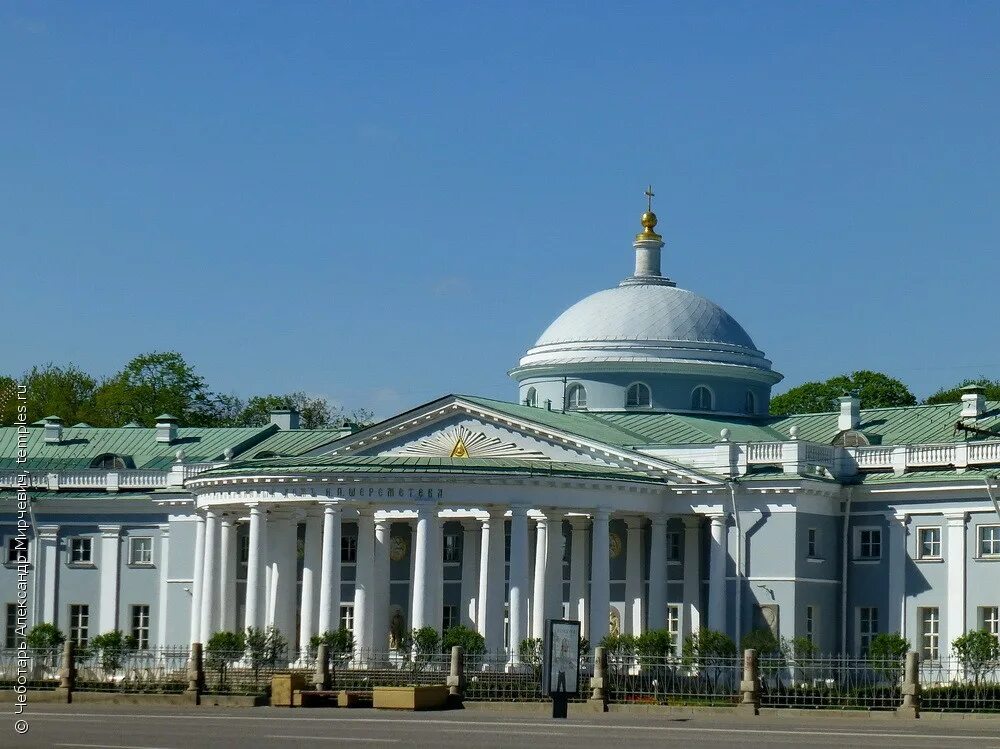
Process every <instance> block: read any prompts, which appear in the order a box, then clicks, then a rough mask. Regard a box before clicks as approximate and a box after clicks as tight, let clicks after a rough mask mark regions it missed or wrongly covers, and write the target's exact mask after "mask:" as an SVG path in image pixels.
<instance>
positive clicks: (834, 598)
mask: <svg viewBox="0 0 1000 749" xmlns="http://www.w3.org/2000/svg"><path fill="white" fill-rule="evenodd" d="M655 228H656V217H655V215H653V214H652V212H651V211H647V212H646V213H645V214H643V217H642V230H641V231H640V233H639V234H638V235H637V236H636V237H635V240H634V242H633V249H634V253H635V270H634V272H633V273H632V274H631V275H629V276H628V277H627V278H625V279H624V280H623V281H621V282H620V283H619V284H617V285H615V286H613V287H611V288H609V289H606V290H603V291H598V292H597V293H595V294H593V295H591V296H589V297H587V298H585V299H583V300H582V301H580V302H578V303H577V304H575V305H573V306H572V307H570V308H569V309H568V310H566V311H565V312H564V313H563V314H561V315H560V316H559V317H558V318H557V319H556V320H555V321H554V322H553V323H552V324H551V325H550V326H549V327H548V328H547V329H546V330H545V331H544V332H543V333H542V335H541V336H540V337H539V338H538V339H537V341H536V342H535V343H534V345H532V346H531V347H529V348H528V350H527V351H526V353H525V354H524V356H523V357H522V358H521V360H520V362H519V363H518V365H517V366H516V367H515V368H514V369H513V370H512V371H511V373H510V374H511V376H512V377H513V378H514V379H515V380H516V382H517V385H518V395H517V400H516V401H514V402H505V401H497V400H490V399H486V398H480V397H473V396H461V395H449V396H445V397H442V398H440V399H438V400H435V401H433V402H431V403H427V404H424V405H422V406H419V407H417V408H415V409H413V410H411V411H408V412H406V413H402V414H398V415H396V416H393V417H392V418H389V419H387V420H385V421H383V422H380V423H378V424H376V425H374V426H371V427H369V428H366V429H363V430H361V431H356V432H353V433H349V432H346V431H344V430H306V429H299V428H298V424H297V418H296V415H295V414H294V413H288V412H279V413H275V414H274V416H273V423H272V424H270V425H268V426H266V427H261V428H256V429H194V428H186V427H181V426H178V425H177V423H176V421H175V420H173V419H171V418H170V417H169V416H166V415H164V416H163V417H162V418H161V419H160V420H159V423H158V424H157V426H156V427H155V428H150V429H143V428H138V427H134V426H127V427H122V428H118V429H94V428H91V427H88V426H87V425H75V426H72V427H64V426H63V425H62V424H61V422H60V420H59V419H58V418H56V417H53V418H50V419H48V420H46V421H45V423H44V424H39V425H37V426H35V427H34V428H32V429H29V430H28V432H29V434H27V435H26V437H23V438H19V435H18V434H17V430H15V429H3V430H0V437H2V439H3V442H2V443H0V469H2V470H0V485H2V486H3V487H5V488H3V489H2V490H0V501H2V502H3V504H0V537H2V538H3V543H4V549H5V554H6V556H5V559H6V560H7V564H6V566H5V567H3V568H0V584H2V585H4V586H7V585H8V584H10V585H13V584H14V583H15V582H16V579H17V575H19V574H21V571H20V566H19V565H22V564H25V565H26V571H25V572H24V574H25V575H27V577H28V579H30V586H29V587H30V589H31V590H32V596H31V601H30V606H29V608H28V612H27V617H28V619H29V620H30V621H32V622H38V621H51V622H54V623H55V624H57V626H59V627H61V628H63V629H64V631H66V633H67V634H68V635H69V636H70V637H72V638H74V639H75V640H77V641H78V642H85V641H86V639H87V638H88V637H91V636H93V635H94V634H97V633H98V632H104V631H107V630H109V629H115V628H119V629H123V630H126V631H130V632H132V633H133V634H136V636H137V638H138V639H139V640H140V642H141V643H145V644H148V645H150V646H151V645H156V644H160V645H167V644H179V643H187V642H191V641H206V640H207V639H208V638H209V637H210V636H211V634H212V633H213V632H216V631H219V630H238V629H241V628H243V627H250V626H252V627H265V626H274V627H276V628H278V629H279V630H281V631H282V632H283V633H284V634H285V635H286V637H288V638H289V639H290V640H291V641H292V642H293V643H298V644H302V645H304V644H306V643H308V641H309V638H310V637H311V636H312V635H314V634H316V633H320V632H324V631H328V630H332V629H336V628H337V627H338V626H341V625H343V626H346V627H348V628H349V629H351V630H352V631H353V633H354V637H355V641H356V643H357V645H358V647H359V648H371V649H375V650H381V649H385V648H388V647H389V646H390V645H391V644H396V642H397V640H398V636H399V633H400V632H401V631H403V630H409V629H411V628H418V627H422V626H432V627H434V628H435V629H437V630H439V631H441V630H444V629H447V628H449V627H451V626H453V625H456V624H464V625H466V626H469V627H474V628H476V629H477V630H479V631H480V632H481V633H482V634H483V635H484V636H485V638H486V641H487V644H488V646H489V647H490V648H491V649H492V650H494V651H502V650H504V649H508V650H509V652H510V653H511V656H510V657H511V658H516V654H517V646H518V643H519V642H520V641H521V640H523V639H525V638H528V637H540V636H541V635H542V632H543V625H544V622H545V620H546V619H547V618H552V617H557V616H569V617H571V618H576V619H579V620H580V621H581V622H582V623H583V631H584V634H585V635H586V636H587V637H588V638H589V639H590V641H591V642H592V643H595V644H596V643H597V642H598V641H600V640H601V639H602V638H603V637H604V636H605V635H606V634H607V633H608V632H609V630H613V629H617V630H618V631H620V632H628V633H640V632H642V631H644V630H645V629H648V628H661V627H666V628H669V629H670V630H671V631H673V632H674V633H675V634H676V635H677V639H678V641H679V640H680V639H681V638H682V637H683V636H685V635H687V634H689V633H691V632H694V631H697V630H698V629H700V628H702V627H710V628H712V629H717V630H722V631H725V632H727V633H728V634H729V635H730V636H732V637H733V638H734V639H736V640H739V638H740V637H741V636H742V635H743V634H746V633H747V632H748V631H750V630H752V629H758V628H769V629H771V630H772V631H773V632H774V633H775V634H777V635H779V636H781V637H793V636H801V637H808V638H809V639H811V640H812V641H813V642H814V643H815V644H816V646H817V647H818V648H819V649H821V650H823V651H827V652H850V653H860V652H863V651H864V650H865V649H866V648H867V645H868V643H869V642H870V641H871V638H872V637H873V636H874V635H875V634H877V633H878V632H882V631H898V632H900V633H902V634H903V635H904V636H906V637H907V638H908V639H910V641H911V643H912V644H913V646H914V647H916V648H918V649H920V650H921V651H922V653H923V654H924V657H925V658H929V659H933V658H936V657H941V655H943V654H946V653H947V651H948V648H949V644H948V643H950V642H951V640H952V639H954V637H956V636H957V635H959V634H961V633H963V632H965V631H968V630H969V629H973V628H977V627H985V628H987V629H990V630H992V631H993V632H995V633H997V634H998V635H1000V586H998V585H996V583H995V581H996V579H997V578H996V574H997V572H996V571H997V570H1000V566H997V565H1000V516H998V513H1000V507H998V505H997V503H996V501H995V499H994V497H995V495H996V494H997V493H998V490H997V482H996V479H995V472H996V471H997V470H1000V404H997V403H991V402H987V401H985V400H984V398H983V396H982V394H981V393H979V392H977V391H975V390H974V389H973V390H970V391H969V392H967V393H966V394H965V395H964V396H963V398H962V402H961V403H955V404H943V405H937V406H915V407H909V408H894V409H863V408H862V406H863V404H860V403H859V402H858V400H857V399H856V398H854V397H852V396H849V395H847V396H844V397H843V398H841V399H840V403H839V404H838V405H837V408H838V410H836V411H833V412H829V413H819V414H799V415H792V416H782V417H777V416H771V415H770V414H769V412H768V405H769V400H770V395H771V388H772V386H773V385H774V384H776V383H777V382H778V381H779V380H780V379H781V375H780V374H778V373H777V372H776V371H774V370H773V369H772V367H771V362H770V361H769V360H768V359H767V358H766V356H765V355H764V353H763V352H762V351H760V350H759V349H758V348H757V346H756V345H755V344H754V342H753V340H752V338H751V337H750V335H749V334H748V333H747V332H746V331H745V330H744V329H743V328H742V327H741V326H740V325H739V323H738V322H736V321H735V320H734V319H733V318H732V317H731V316H730V315H729V314H728V313H726V312H725V310H723V309H722V308H721V307H719V306H718V305H717V304H714V303H713V302H710V301H708V300H707V299H704V298H703V297H700V296H698V295H697V294H695V293H693V292H691V291H687V290H684V289H682V288H680V287H678V286H677V285H676V284H675V282H674V281H672V280H670V279H669V278H667V277H665V276H664V275H663V274H662V273H661V258H660V255H661V251H662V249H663V247H664V243H663V240H662V238H661V237H660V236H659V235H658V234H657V233H656V231H655ZM845 368H846V366H845ZM19 439H22V440H23V442H24V445H23V448H24V450H25V451H26V454H27V455H28V460H27V463H25V464H17V463H16V461H15V460H14V456H15V455H16V454H17V453H18V450H19V449H21V443H20V442H19ZM19 472H20V473H19ZM19 476H21V477H20V478H19ZM19 484H20V485H22V488H23V489H24V493H26V494H28V495H30V497H31V499H32V502H31V508H32V522H31V529H30V531H28V532H26V531H24V530H23V529H22V528H21V526H19V525H18V522H17V521H18V515H17V508H16V499H17V494H18V492H17V488H18V486H19ZM22 560H26V561H22ZM0 589H7V588H0ZM10 589H13V588H10ZM0 603H3V604H4V606H5V607H6V608H5V613H6V615H7V619H6V621H7V624H8V630H7V633H8V635H9V633H10V631H11V630H10V626H11V623H12V622H15V623H16V621H17V617H18V616H19V613H18V612H19V609H18V608H17V604H18V602H17V601H16V600H14V598H13V597H11V598H10V600H8V601H6V602H3V601H0ZM12 617H13V618H12Z"/></svg>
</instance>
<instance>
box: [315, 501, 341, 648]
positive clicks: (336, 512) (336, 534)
mask: <svg viewBox="0 0 1000 749" xmlns="http://www.w3.org/2000/svg"><path fill="white" fill-rule="evenodd" d="M340 534H341V523H340V508H339V507H337V506H336V505H332V504H326V505H324V507H323V562H322V564H323V568H322V570H321V571H320V583H319V634H323V633H324V632H331V631H334V630H336V629H339V627H340Z"/></svg>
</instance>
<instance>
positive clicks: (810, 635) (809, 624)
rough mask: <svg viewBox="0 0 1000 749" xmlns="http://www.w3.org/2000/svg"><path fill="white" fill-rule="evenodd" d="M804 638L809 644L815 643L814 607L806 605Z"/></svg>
mask: <svg viewBox="0 0 1000 749" xmlns="http://www.w3.org/2000/svg"><path fill="white" fill-rule="evenodd" d="M805 636H806V639H807V640H809V644H810V645H815V644H816V607H815V606H806V631H805Z"/></svg>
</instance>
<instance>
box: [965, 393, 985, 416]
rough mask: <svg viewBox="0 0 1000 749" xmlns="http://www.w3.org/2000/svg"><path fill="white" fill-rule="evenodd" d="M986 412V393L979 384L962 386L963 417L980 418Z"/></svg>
mask: <svg viewBox="0 0 1000 749" xmlns="http://www.w3.org/2000/svg"><path fill="white" fill-rule="evenodd" d="M984 413H986V395H985V394H984V392H983V389H982V388H981V387H980V386H979V385H966V386H965V387H964V388H962V418H963V419H978V418H979V417H980V416H982V415H983V414H984Z"/></svg>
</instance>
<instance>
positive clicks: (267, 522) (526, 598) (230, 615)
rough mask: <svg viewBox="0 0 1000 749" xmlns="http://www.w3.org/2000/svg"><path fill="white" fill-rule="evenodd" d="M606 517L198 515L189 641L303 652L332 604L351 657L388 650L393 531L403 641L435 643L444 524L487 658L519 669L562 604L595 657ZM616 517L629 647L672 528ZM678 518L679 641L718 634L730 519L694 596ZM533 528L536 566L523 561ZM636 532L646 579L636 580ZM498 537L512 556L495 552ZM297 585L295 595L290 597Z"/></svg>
mask: <svg viewBox="0 0 1000 749" xmlns="http://www.w3.org/2000/svg"><path fill="white" fill-rule="evenodd" d="M611 517H612V515H611V512H610V511H609V510H608V509H604V508H598V509H596V510H590V511H580V512H573V513H567V512H565V511H562V510H558V511H556V510H553V509H544V510H538V509H535V508H533V507H530V506H529V505H527V504H511V505H506V506H495V507H490V508H489V509H488V510H487V511H485V512H482V511H480V512H478V513H476V514H471V513H470V514H469V515H468V516H463V515H462V514H460V513H455V514H452V513H448V514H447V515H443V514H442V513H441V508H439V507H437V506H433V505H427V506H422V507H420V508H419V509H418V510H417V511H416V512H415V513H414V512H413V511H410V512H387V511H381V510H376V509H375V508H373V507H371V506H368V505H358V504H352V503H348V502H328V503H320V504H317V505H311V506H309V507H304V508H301V509H297V510H289V509H285V508H282V507H280V506H274V505H272V506H265V505H263V504H251V505H249V506H246V505H244V506H241V507H239V508H224V509H221V510H215V509H207V510H205V511H204V514H203V516H199V518H198V520H197V530H196V539H195V560H194V562H195V563H194V586H193V594H192V597H193V601H192V604H193V609H192V616H191V640H192V642H193V641H201V642H207V641H208V639H209V638H210V637H211V635H212V634H213V633H214V632H215V631H217V630H220V629H227V630H233V629H238V628H244V627H267V626H274V627H276V628H277V629H279V630H281V631H282V633H284V634H285V636H286V637H289V638H290V639H291V637H292V636H293V633H295V632H296V629H298V641H297V642H296V643H292V644H293V645H296V644H297V645H298V646H299V647H300V648H303V649H305V648H306V647H307V646H308V644H309V640H310V638H311V637H312V636H313V635H315V634H317V633H321V632H326V631H330V630H335V629H337V627H338V626H339V618H340V606H341V604H342V603H353V616H354V620H353V630H354V640H355V646H356V648H357V649H358V650H359V651H364V650H369V649H374V650H381V649H384V648H385V647H386V643H387V642H388V637H389V629H390V621H389V619H390V613H389V601H390V595H389V593H390V579H389V578H390V575H389V570H390V552H391V546H392V537H391V525H392V524H393V523H409V524H410V526H411V528H412V537H411V539H412V540H411V547H412V548H410V549H409V550H408V553H409V554H410V555H411V556H410V559H409V562H410V564H409V569H410V581H409V596H408V606H407V608H408V609H409V610H408V612H407V613H408V617H407V629H410V628H413V629H418V628H421V627H425V626H430V627H433V628H435V629H437V630H438V631H440V630H441V628H442V612H443V602H444V593H443V589H444V575H443V569H442V564H443V545H442V544H443V538H442V529H443V523H444V522H445V521H446V520H459V521H461V525H462V535H463V546H462V549H463V551H462V558H461V580H460V585H461V593H460V606H459V618H458V621H459V623H462V624H465V625H466V626H469V627H472V628H475V629H476V630H478V631H479V632H480V633H481V634H482V635H483V637H484V638H485V640H486V646H487V649H488V650H490V651H491V652H501V651H503V650H504V649H505V648H506V647H507V646H508V643H510V644H511V647H510V652H511V653H512V657H513V658H515V659H516V658H517V649H518V644H519V643H520V642H521V641H522V640H523V639H525V638H528V637H533V638H534V637H537V638H541V637H543V636H544V627H545V621H546V619H551V618H561V617H562V616H563V615H564V609H563V607H564V603H568V615H569V617H570V618H573V619H579V620H580V621H581V622H582V624H583V627H582V628H583V633H584V635H585V636H586V637H587V638H588V639H589V640H590V642H591V643H593V644H595V645H596V644H597V643H598V642H600V641H601V639H602V638H603V637H604V636H605V635H606V634H608V631H609V613H610V610H611V584H612V580H611V551H610V549H611V534H610V521H611ZM616 517H617V515H616ZM621 517H623V519H624V521H625V524H626V529H627V530H626V537H625V539H624V541H625V543H624V549H623V553H624V554H625V563H624V568H625V580H624V590H625V605H624V607H623V611H622V612H621V614H622V617H621V632H622V633H629V634H635V635H638V634H641V633H642V632H643V631H645V629H646V628H647V627H649V628H660V627H663V626H665V624H666V618H667V605H668V597H667V585H668V581H667V559H666V555H667V521H668V518H667V517H666V516H664V515H659V514H657V515H650V516H643V515H638V514H627V515H626V514H622V515H621ZM682 517H683V520H684V544H683V548H684V555H683V559H682V560H679V561H681V563H682V565H683V574H682V578H681V579H680V580H675V581H673V582H676V583H679V584H680V585H681V586H682V587H683V595H682V597H681V598H682V601H683V603H682V605H683V614H682V616H681V631H680V632H679V633H678V634H680V635H684V634H687V633H689V632H692V631H697V630H698V629H699V628H700V627H701V626H703V625H704V626H711V627H713V628H717V629H725V628H726V622H725V619H726V594H725V590H726V563H727V559H728V550H727V518H726V516H725V515H712V516H709V520H710V532H709V536H708V540H709V543H710V552H709V554H708V562H709V565H708V567H709V569H708V570H707V571H706V572H707V573H708V574H707V582H708V591H707V592H708V595H707V596H703V594H702V593H703V590H702V589H703V583H704V576H703V571H702V549H701V545H702V540H701V538H702V537H701V527H702V525H701V523H702V518H701V516H698V515H684V516H682ZM237 518H242V519H243V520H244V521H245V522H246V523H247V524H248V526H249V527H248V545H249V548H248V550H247V554H246V562H247V564H246V594H245V605H244V616H243V621H241V622H238V623H237V622H236V621H235V618H236V609H237V606H236V590H235V587H236V586H235V580H236V576H235V570H234V569H233V562H234V560H235V555H234V553H233V550H234V549H235V543H236V537H237V536H236V520H237ZM345 520H347V521H348V522H354V523H356V524H357V529H358V530H357V541H356V544H357V545H356V554H357V562H356V564H355V580H354V585H353V601H345V602H342V601H341V596H340V591H341V583H342V574H341V573H342V570H341V557H340V555H341V543H342V538H343V535H344V533H343V524H344V522H345ZM564 520H567V521H568V526H569V535H570V539H569V542H570V545H571V554H570V558H569V578H568V583H569V585H568V588H569V595H568V600H567V601H564V584H565V582H566V581H565V580H564V572H563V559H564V555H565V545H566V543H567V538H566V535H565V534H564V533H563V521H564ZM647 520H648V524H647V522H646V521H647ZM300 522H303V523H304V524H305V536H304V539H305V540H304V549H302V553H301V556H302V572H301V575H299V574H298V569H297V566H298V565H297V557H298V553H297V551H298V549H297V541H298V530H297V528H298V524H299V523H300ZM532 526H534V537H535V546H534V554H533V563H532V559H530V558H529V555H530V553H531V544H530V541H531V527H532ZM508 527H509V532H508ZM646 533H648V534H649V545H648V554H649V559H648V565H649V567H648V569H649V574H648V580H646V579H644V575H643V570H644V568H645V564H644V562H645V560H644V559H643V555H644V554H645V553H647V551H646V549H647V546H646V544H645V539H644V534H646ZM508 535H509V552H507V550H506V548H505V547H506V543H507V538H508ZM588 552H589V554H588ZM588 556H589V562H590V564H589V565H588ZM300 583H301V593H297V587H298V586H299V584H300ZM703 597H707V599H708V606H707V621H705V620H704V618H703V613H702V611H703V610H702V599H703ZM296 602H297V603H296ZM296 608H297V609H298V610H296ZM297 625H298V626H297ZM508 630H509V631H508Z"/></svg>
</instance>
